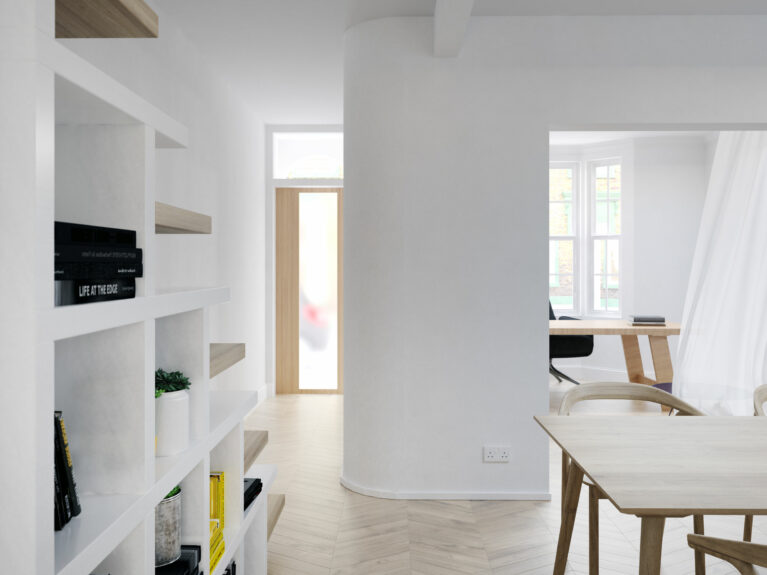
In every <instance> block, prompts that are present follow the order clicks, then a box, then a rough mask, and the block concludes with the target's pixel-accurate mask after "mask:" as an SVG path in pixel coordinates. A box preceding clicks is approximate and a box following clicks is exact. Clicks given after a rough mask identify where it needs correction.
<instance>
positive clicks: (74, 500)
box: [56, 414, 81, 516]
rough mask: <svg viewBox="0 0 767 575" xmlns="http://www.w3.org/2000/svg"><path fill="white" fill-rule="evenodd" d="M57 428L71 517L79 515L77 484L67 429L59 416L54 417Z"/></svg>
mask: <svg viewBox="0 0 767 575" xmlns="http://www.w3.org/2000/svg"><path fill="white" fill-rule="evenodd" d="M56 419H57V421H58V424H59V427H60V428H61V438H62V444H63V446H64V455H65V460H64V463H65V465H66V475H67V490H68V491H69V501H70V503H71V505H72V515H73V516H75V515H80V511H81V509H80V498H79V497H78V496H77V483H76V482H75V473H74V467H73V465H72V454H71V453H70V452H69V439H68V438H67V428H66V426H65V425H64V418H63V417H62V416H61V415H60V414H59V415H57V416H56Z"/></svg>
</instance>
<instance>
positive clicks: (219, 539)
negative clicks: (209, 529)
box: [210, 531, 224, 555]
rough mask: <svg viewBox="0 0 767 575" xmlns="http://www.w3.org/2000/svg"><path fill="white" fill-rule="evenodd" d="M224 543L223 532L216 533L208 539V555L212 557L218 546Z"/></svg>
mask: <svg viewBox="0 0 767 575" xmlns="http://www.w3.org/2000/svg"><path fill="white" fill-rule="evenodd" d="M223 542H224V532H223V531H217V532H216V534H215V535H214V536H213V537H211V538H210V554H211V555H213V554H214V552H215V551H216V549H218V546H219V545H221V544H222V543H223Z"/></svg>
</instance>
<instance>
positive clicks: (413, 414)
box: [342, 17, 767, 498]
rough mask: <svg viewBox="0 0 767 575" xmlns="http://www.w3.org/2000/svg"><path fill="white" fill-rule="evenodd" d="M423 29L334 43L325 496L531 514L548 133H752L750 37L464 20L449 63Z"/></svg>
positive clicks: (541, 395)
mask: <svg viewBox="0 0 767 575" xmlns="http://www.w3.org/2000/svg"><path fill="white" fill-rule="evenodd" d="M431 26H432V22H431V19H428V18H410V19H389V20H378V21H374V22H367V23H364V24H360V25H358V26H355V27H353V28H351V29H350V30H349V31H348V32H347V37H346V61H345V64H346V70H345V133H346V174H345V176H346V179H345V185H346V189H345V198H344V208H345V214H344V232H345V260H344V271H345V276H344V282H345V310H344V315H345V324H344V326H345V327H344V329H345V365H344V369H345V378H344V379H345V394H346V396H345V434H344V435H345V440H344V470H343V479H342V480H343V482H344V483H345V484H346V485H347V486H350V487H352V488H354V489H357V490H359V491H362V492H367V493H370V494H374V495H379V496H386V497H435V498H441V497H458V498H482V497H486V498H490V497H506V498H528V497H545V496H546V495H547V493H548V450H547V446H548V443H547V440H546V438H545V436H544V434H543V432H542V431H541V430H540V429H539V428H538V427H537V425H536V424H535V423H534V422H533V415H535V414H542V413H546V412H547V411H548V385H547V382H548V377H547V345H548V339H547V322H546V318H547V285H548V283H547V277H546V276H547V257H546V254H547V249H548V247H547V240H548V225H547V214H548V208H547V203H546V201H547V193H546V190H547V166H548V132H549V130H550V129H563V128H565V129H566V128H568V127H569V128H584V127H589V126H594V127H596V126H600V127H602V128H609V127H615V128H623V129H626V128H641V127H646V128H651V127H655V128H658V127H663V126H667V127H668V125H673V126H675V127H682V126H684V125H691V124H699V123H707V124H708V125H709V126H708V127H712V125H713V126H717V127H720V126H722V125H724V124H726V125H733V124H738V123H761V124H763V125H764V124H765V123H767V108H765V107H764V106H763V102H764V101H765V97H767V73H765V72H767V70H765V60H766V56H765V54H767V51H766V50H764V48H765V46H764V44H765V39H764V35H763V33H762V30H763V29H764V27H765V26H767V19H765V18H762V17H756V18H754V17H748V18H719V19H716V18H710V17H700V18H691V17H687V18H684V19H679V18H675V17H665V18H664V17H631V18H625V17H624V18H621V17H612V18H607V17H602V18H600V17H582V18H569V19H561V18H534V17H533V18H492V19H490V18H488V19H485V18H474V19H473V20H472V22H471V25H470V27H469V32H468V35H467V38H466V43H465V46H464V49H463V52H462V54H461V56H460V57H459V58H457V59H435V58H433V57H432V54H431V47H432V36H431ZM745 65H748V67H745ZM658 281H662V278H658ZM483 444H509V445H511V446H512V447H513V449H512V461H511V463H510V464H483V463H482V445H483Z"/></svg>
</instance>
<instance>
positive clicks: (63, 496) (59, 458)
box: [53, 416, 72, 527]
mask: <svg viewBox="0 0 767 575" xmlns="http://www.w3.org/2000/svg"><path fill="white" fill-rule="evenodd" d="M53 433H54V443H53V464H54V465H53V467H54V473H55V474H56V484H57V485H58V488H59V490H58V491H59V508H60V512H61V518H62V523H61V525H62V527H63V526H64V525H66V524H67V523H69V520H70V519H72V504H71V502H70V498H69V490H68V489H67V485H66V482H67V473H66V470H65V466H66V463H65V462H64V457H65V455H64V443H63V441H62V438H61V427H60V426H59V422H58V419H57V418H56V417H55V416H54V418H53Z"/></svg>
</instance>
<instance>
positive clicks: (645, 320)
mask: <svg viewBox="0 0 767 575" xmlns="http://www.w3.org/2000/svg"><path fill="white" fill-rule="evenodd" d="M631 321H632V322H633V323H634V325H662V324H664V323H666V318H665V317H663V316H662V315H632V316H631Z"/></svg>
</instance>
